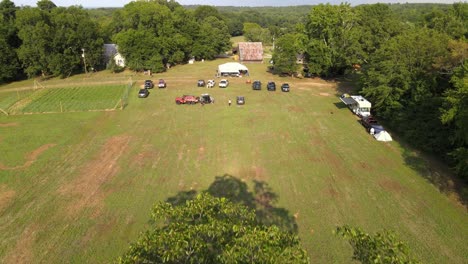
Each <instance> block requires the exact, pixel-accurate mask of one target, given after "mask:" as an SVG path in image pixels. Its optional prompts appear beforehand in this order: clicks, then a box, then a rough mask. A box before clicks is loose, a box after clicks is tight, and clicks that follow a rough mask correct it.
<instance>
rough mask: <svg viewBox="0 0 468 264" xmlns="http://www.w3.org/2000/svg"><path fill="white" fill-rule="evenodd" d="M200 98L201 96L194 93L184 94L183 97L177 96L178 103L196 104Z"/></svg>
mask: <svg viewBox="0 0 468 264" xmlns="http://www.w3.org/2000/svg"><path fill="white" fill-rule="evenodd" d="M199 100H200V98H199V97H196V96H193V95H183V96H182V97H176V99H175V102H176V104H196V103H198V102H199Z"/></svg>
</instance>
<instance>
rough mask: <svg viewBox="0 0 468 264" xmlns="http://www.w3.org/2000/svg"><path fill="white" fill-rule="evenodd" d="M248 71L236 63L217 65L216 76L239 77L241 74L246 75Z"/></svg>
mask: <svg viewBox="0 0 468 264" xmlns="http://www.w3.org/2000/svg"><path fill="white" fill-rule="evenodd" d="M248 71H249V69H248V68H247V67H246V66H245V65H243V64H240V63H238V62H228V63H224V64H220V65H218V74H219V75H221V76H223V75H236V76H239V75H240V74H241V72H244V73H247V72H248Z"/></svg>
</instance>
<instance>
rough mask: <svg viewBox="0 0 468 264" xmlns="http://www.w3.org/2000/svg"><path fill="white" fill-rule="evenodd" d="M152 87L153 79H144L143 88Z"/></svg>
mask: <svg viewBox="0 0 468 264" xmlns="http://www.w3.org/2000/svg"><path fill="white" fill-rule="evenodd" d="M153 87H154V84H153V81H152V80H146V81H145V89H151V88H153Z"/></svg>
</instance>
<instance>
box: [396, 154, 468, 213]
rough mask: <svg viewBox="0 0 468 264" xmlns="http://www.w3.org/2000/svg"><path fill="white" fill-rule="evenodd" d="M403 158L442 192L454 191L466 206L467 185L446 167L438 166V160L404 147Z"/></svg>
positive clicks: (467, 203) (467, 202) (467, 201)
mask: <svg viewBox="0 0 468 264" xmlns="http://www.w3.org/2000/svg"><path fill="white" fill-rule="evenodd" d="M403 158H404V160H405V163H406V165H407V166H409V167H410V168H411V169H413V170H415V171H416V172H417V173H418V174H419V175H421V176H422V177H423V178H425V179H426V180H427V181H428V182H430V183H431V184H433V185H434V186H436V187H437V188H438V189H439V191H440V192H442V193H444V194H450V193H455V194H456V195H457V198H458V200H459V201H460V203H461V204H463V206H465V208H466V207H467V206H468V187H467V186H466V184H465V183H463V182H462V180H460V179H458V178H457V177H455V176H454V175H450V173H448V172H447V171H448V168H439V166H441V165H438V164H437V163H438V161H435V160H431V159H430V158H427V157H423V156H421V155H420V154H417V153H415V152H412V151H410V150H408V149H406V148H405V151H404V152H403Z"/></svg>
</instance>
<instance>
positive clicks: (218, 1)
mask: <svg viewBox="0 0 468 264" xmlns="http://www.w3.org/2000/svg"><path fill="white" fill-rule="evenodd" d="M12 2H14V3H15V5H16V6H23V5H29V6H36V2H37V0H12ZM52 2H54V3H55V4H56V5H58V6H71V5H81V6H83V7H123V6H124V5H125V4H127V3H129V2H131V1H129V0H99V1H97V0H93V1H89V0H88V1H87V0H52ZM177 2H178V3H179V4H181V5H213V6H294V5H316V4H320V3H331V4H340V3H341V2H348V3H351V4H352V5H360V4H373V3H377V2H380V3H447V4H451V3H455V2H460V0H347V1H346V0H261V1H260V0H253V1H252V0H235V1H232V0H178V1H177Z"/></svg>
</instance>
